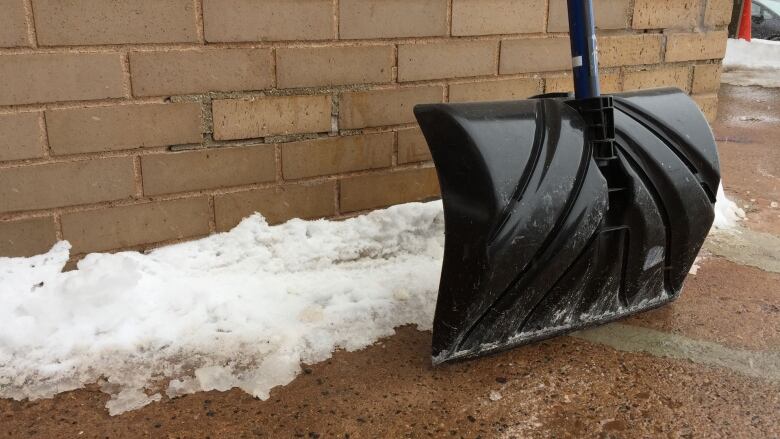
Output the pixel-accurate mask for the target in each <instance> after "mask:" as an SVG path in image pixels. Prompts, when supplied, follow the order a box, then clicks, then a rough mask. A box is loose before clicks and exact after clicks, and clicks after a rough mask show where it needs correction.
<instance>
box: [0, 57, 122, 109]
mask: <svg viewBox="0 0 780 439" xmlns="http://www.w3.org/2000/svg"><path fill="white" fill-rule="evenodd" d="M0 78H3V80H2V81H0V105H19V104H34V103H41V102H60V101H83V100H91V99H105V98H119V97H122V96H124V95H125V88H124V73H123V71H122V60H121V57H120V56H119V54H114V53H41V54H20V55H2V56H0Z"/></svg>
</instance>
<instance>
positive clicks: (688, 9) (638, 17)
mask: <svg viewBox="0 0 780 439" xmlns="http://www.w3.org/2000/svg"><path fill="white" fill-rule="evenodd" d="M701 1H702V0H635V3H634V19H633V24H634V29H665V28H692V27H695V26H696V23H697V22H698V19H699V12H700V11H701Z"/></svg>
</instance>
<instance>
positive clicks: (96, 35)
mask: <svg viewBox="0 0 780 439" xmlns="http://www.w3.org/2000/svg"><path fill="white" fill-rule="evenodd" d="M33 11H34V12H35V29H36V32H37V36H38V44H40V45H42V46H70V45H88V44H134V43H180V42H195V41H197V40H198V35H197V30H196V20H195V7H194V4H193V2H192V1H191V0H114V1H110V2H109V1H105V0H79V1H75V2H74V1H62V0H33Z"/></svg>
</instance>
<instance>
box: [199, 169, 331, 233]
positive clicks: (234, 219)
mask: <svg viewBox="0 0 780 439" xmlns="http://www.w3.org/2000/svg"><path fill="white" fill-rule="evenodd" d="M335 193H336V182H335V181H326V182H323V183H319V184H314V185H290V186H281V187H276V188H269V189H257V190H251V191H245V192H236V193H232V194H224V195H217V196H216V197H215V199H214V208H215V210H216V216H217V230H218V231H226V230H230V229H231V228H232V227H234V226H235V225H236V224H238V223H239V222H241V220H242V219H243V218H246V217H247V216H249V215H251V214H253V213H255V212H259V213H261V214H263V216H265V218H266V220H267V221H268V223H269V224H278V223H281V222H284V221H287V220H289V219H291V218H304V219H312V218H322V217H327V216H332V215H334V214H335V213H336V203H335V199H336V198H335Z"/></svg>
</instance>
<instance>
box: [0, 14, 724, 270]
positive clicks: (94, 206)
mask: <svg viewBox="0 0 780 439" xmlns="http://www.w3.org/2000/svg"><path fill="white" fill-rule="evenodd" d="M565 3H566V1H565V0H113V1H111V2H106V1H104V0H83V1H62V0H0V10H2V14H0V48H2V50H0V78H3V80H2V81H0V256H5V255H29V254H33V253H40V252H42V251H45V250H46V249H47V248H48V247H49V246H50V245H51V244H52V243H53V241H54V240H55V239H56V236H60V237H61V238H65V239H70V240H72V241H73V243H74V245H75V246H76V247H75V251H76V252H79V253H80V252H87V251H94V250H101V251H102V250H117V249H122V248H134V249H139V248H146V247H148V246H151V245H157V244H158V243H162V242H171V241H173V240H181V239H188V238H192V237H197V236H203V235H205V234H208V233H211V232H214V231H215V230H216V231H225V230H228V229H229V228H231V227H233V226H235V225H236V224H238V222H239V221H240V220H241V219H242V218H243V217H245V216H247V215H249V214H251V213H252V212H254V211H260V212H262V213H263V214H265V215H266V216H267V218H268V220H269V222H271V223H277V222H281V221H285V220H288V219H290V218H293V217H303V218H319V217H332V216H336V215H338V216H345V215H350V214H352V213H354V212H359V211H363V210H366V209H373V208H376V207H383V206H387V205H390V204H393V203H401V202H406V201H412V200H421V199H427V198H431V197H436V196H437V194H438V185H437V180H436V172H435V170H434V168H433V167H432V166H433V164H432V163H431V155H430V152H429V151H428V147H427V144H426V142H425V139H424V137H423V135H422V133H421V131H420V130H419V128H418V127H417V126H416V123H415V119H414V115H413V112H412V109H413V108H414V106H415V105H417V104H421V103H432V102H465V101H491V100H505V99H522V98H526V97H528V96H531V95H535V94H538V93H541V92H543V91H544V92H568V91H571V90H572V79H571V73H570V68H571V55H570V47H569V41H568V38H567V35H566V32H567V31H568V26H567V16H566V10H565ZM594 3H595V4H594V7H595V13H596V24H597V27H598V29H599V32H598V38H599V45H600V54H601V57H600V61H601V67H602V70H601V78H602V90H603V91H604V92H605V93H613V92H618V91H622V90H633V89H642V88H649V87H656V86H677V87H680V88H682V89H684V90H686V91H688V92H690V93H691V94H693V95H694V98H695V99H696V102H697V103H698V104H699V105H700V107H701V108H702V110H703V111H704V112H705V114H706V115H707V117H709V118H713V117H714V115H715V111H716V108H717V107H716V105H717V91H718V87H719V78H720V60H721V58H722V57H723V54H724V51H725V43H726V31H725V26H726V25H727V22H728V21H729V19H730V10H731V2H730V1H727V0H679V1H672V0H657V1H656V0H595V2H594ZM201 6H202V7H201ZM20 236H21V237H20Z"/></svg>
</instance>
